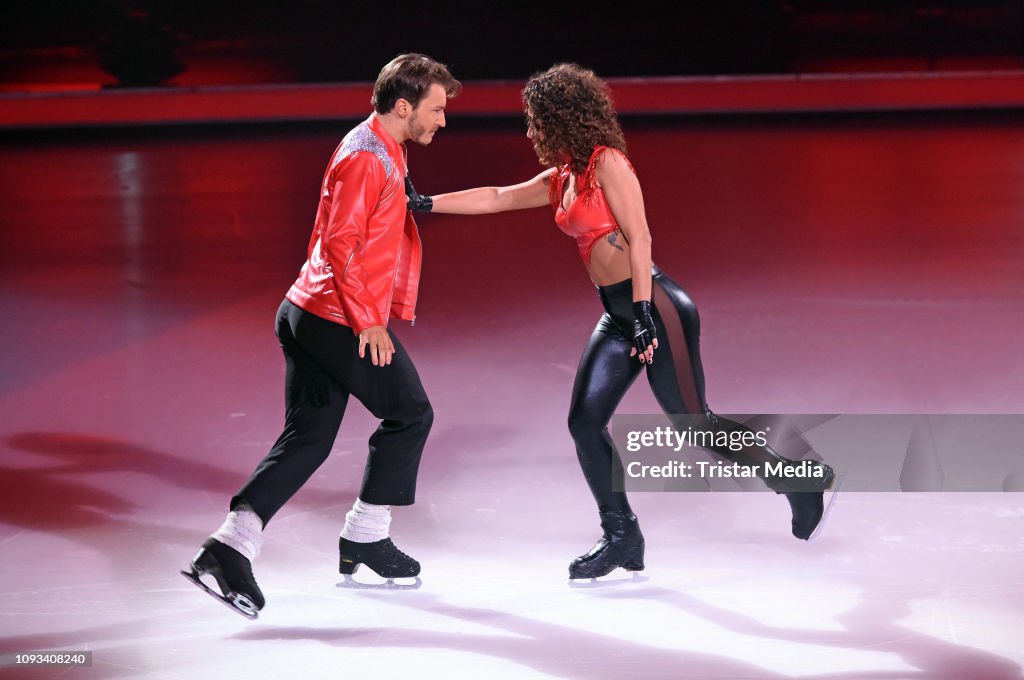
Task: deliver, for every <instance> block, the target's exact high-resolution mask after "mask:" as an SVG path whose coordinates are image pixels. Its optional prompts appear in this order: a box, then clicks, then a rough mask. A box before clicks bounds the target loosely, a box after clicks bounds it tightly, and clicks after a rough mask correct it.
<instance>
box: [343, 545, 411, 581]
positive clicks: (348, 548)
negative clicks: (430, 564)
mask: <svg viewBox="0 0 1024 680" xmlns="http://www.w3.org/2000/svg"><path fill="white" fill-rule="evenodd" d="M338 555H339V565H338V571H340V572H341V573H342V574H345V575H346V576H350V575H352V574H354V573H355V571H356V569H357V568H358V567H359V565H360V564H365V565H366V566H367V567H369V568H370V569H372V570H373V571H374V572H376V573H377V575H378V576H381V577H383V578H386V579H395V578H412V577H414V576H417V575H418V574H419V573H420V563H419V562H417V561H416V560H414V559H413V558H411V557H409V556H408V555H406V554H405V553H404V552H402V551H401V550H399V549H398V548H396V547H395V544H394V543H392V542H391V539H390V538H384V539H381V540H379V541H374V542H373V543H356V542H355V541H350V540H348V539H347V538H339V539H338Z"/></svg>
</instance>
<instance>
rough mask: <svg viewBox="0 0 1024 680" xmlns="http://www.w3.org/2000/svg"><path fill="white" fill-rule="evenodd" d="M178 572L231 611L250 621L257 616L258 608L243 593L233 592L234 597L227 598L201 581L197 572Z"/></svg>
mask: <svg viewBox="0 0 1024 680" xmlns="http://www.w3.org/2000/svg"><path fill="white" fill-rule="evenodd" d="M178 573H179V574H181V575H182V576H184V577H185V578H187V579H188V580H189V581H190V582H191V583H193V584H195V585H196V586H197V587H199V589H200V590H202V591H203V592H205V593H207V594H208V595H209V596H210V597H212V598H213V599H215V600H217V601H219V602H220V603H221V604H223V605H224V606H225V607H227V608H228V609H230V610H231V611H233V612H235V613H237V614H241V615H242V616H244V617H245V618H247V619H249V620H250V621H252V620H255V619H256V618H257V617H258V616H259V610H258V609H256V606H255V605H253V603H252V601H251V600H249V598H247V597H246V596H245V595H239V594H238V593H235V594H234V598H232V599H229V598H227V597H224V596H223V595H221V594H220V593H218V592H217V591H216V590H214V589H213V588H211V587H210V586H208V585H206V584H205V583H203V582H202V581H201V580H200V579H199V574H197V573H196V572H195V571H191V572H189V571H179V572H178Z"/></svg>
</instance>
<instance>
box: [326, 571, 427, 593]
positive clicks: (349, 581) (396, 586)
mask: <svg viewBox="0 0 1024 680" xmlns="http://www.w3.org/2000/svg"><path fill="white" fill-rule="evenodd" d="M344 576H345V580H344V581H342V582H341V583H339V584H337V587H338V588H348V589H350V590H419V589H420V586H422V585H423V581H421V580H420V577H419V576H413V577H411V578H412V583H396V582H395V579H393V578H389V579H387V580H385V581H384V582H383V583H363V582H362V581H357V580H355V579H354V578H352V576H351V575H350V574H345V575H344ZM404 580H406V579H403V581H404Z"/></svg>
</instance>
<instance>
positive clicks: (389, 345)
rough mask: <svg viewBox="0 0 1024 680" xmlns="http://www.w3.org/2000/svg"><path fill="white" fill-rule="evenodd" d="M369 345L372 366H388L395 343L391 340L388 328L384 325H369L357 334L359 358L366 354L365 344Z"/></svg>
mask: <svg viewBox="0 0 1024 680" xmlns="http://www.w3.org/2000/svg"><path fill="white" fill-rule="evenodd" d="M367 345H369V346H370V359H371V360H372V361H373V365H374V366H389V365H390V364H391V357H392V356H393V355H394V353H395V343H393V342H391V336H390V335H388V329H387V328H385V327H384V326H370V327H369V328H367V329H366V330H365V331H363V332H362V333H360V334H359V358H360V359H362V358H363V357H365V356H366V346H367Z"/></svg>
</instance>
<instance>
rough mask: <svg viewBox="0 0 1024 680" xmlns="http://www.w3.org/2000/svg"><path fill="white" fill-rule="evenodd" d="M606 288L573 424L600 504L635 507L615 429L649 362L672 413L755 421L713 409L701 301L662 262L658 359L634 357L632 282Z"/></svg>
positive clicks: (751, 459) (723, 426)
mask: <svg viewBox="0 0 1024 680" xmlns="http://www.w3.org/2000/svg"><path fill="white" fill-rule="evenodd" d="M598 293H599V294H600V297H601V302H602V303H603V305H604V309H605V313H604V315H603V316H602V317H601V319H600V320H599V321H598V322H597V327H596V328H595V329H594V332H593V334H592V335H591V336H590V340H589V341H588V342H587V346H586V348H585V349H584V350H583V357H582V358H581V359H580V365H579V368H578V369H577V371H576V382H575V384H574V385H573V391H572V403H571V405H570V407H569V431H570V433H571V434H572V438H573V441H574V442H575V444H576V455H577V456H578V457H579V461H580V466H581V467H582V468H583V475H584V477H586V480H587V484H588V485H589V486H590V491H591V492H592V493H593V494H594V499H595V500H596V501H597V506H598V510H599V511H601V512H604V511H607V510H617V511H626V512H630V511H631V510H630V507H629V502H628V501H627V499H626V494H625V493H623V492H620V491H613V490H612V488H613V484H612V481H613V474H614V470H615V469H616V468H617V467H618V468H619V469H621V464H620V465H618V466H616V465H615V464H614V462H615V456H617V453H616V451H615V447H614V446H613V445H612V439H611V436H610V435H609V434H608V423H609V421H610V420H611V417H612V414H613V413H615V409H616V408H617V407H618V405H619V402H620V401H622V397H623V396H624V395H625V394H626V390H628V389H629V386H630V385H632V384H633V381H634V380H636V378H637V376H639V375H640V371H641V370H643V369H644V367H645V366H646V369H647V380H648V382H649V383H650V385H651V389H652V390H653V391H654V397H655V399H656V400H657V401H658V405H659V406H660V407H661V409H662V411H664V412H665V413H666V414H705V418H706V421H705V422H706V424H707V426H708V428H709V429H713V430H716V431H718V430H724V431H734V430H746V429H747V428H746V427H744V426H743V425H741V424H739V423H736V422H734V421H732V420H728V419H726V418H721V417H719V416H716V415H715V414H713V413H711V411H710V410H709V409H708V406H707V402H706V401H705V399H704V368H703V366H702V365H701V361H700V317H699V316H698V315H697V306H696V305H695V304H694V303H693V301H692V300H691V299H690V298H689V296H688V295H687V294H686V293H685V292H684V291H683V289H682V288H680V287H679V285H678V284H676V282H675V281H673V280H672V279H670V278H669V277H667V276H665V274H663V273H662V272H661V271H660V270H658V269H657V268H655V269H654V270H653V277H652V286H651V306H652V307H653V314H652V316H653V318H654V324H655V327H656V329H657V333H658V349H657V350H655V352H654V362H653V363H652V364H650V365H646V364H642V363H640V361H639V360H638V359H637V358H636V357H630V356H629V353H630V350H631V349H632V347H633V339H632V338H633V283H632V281H631V280H629V279H627V280H625V281H621V282H619V283H616V284H613V285H611V286H601V287H599V288H598ZM711 450H712V451H713V452H714V453H716V454H718V455H719V456H720V457H722V458H725V459H727V460H730V461H735V462H738V463H740V464H743V465H751V464H755V465H762V464H763V463H765V462H768V461H773V462H774V461H778V460H786V459H784V458H782V457H781V456H779V455H778V454H777V453H776V452H774V451H773V450H771V449H770V448H768V447H757V446H750V447H747V448H744V449H742V450H740V451H732V450H730V449H729V448H728V447H721V448H717V447H716V448H713V449H711ZM620 488H621V487H620Z"/></svg>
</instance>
